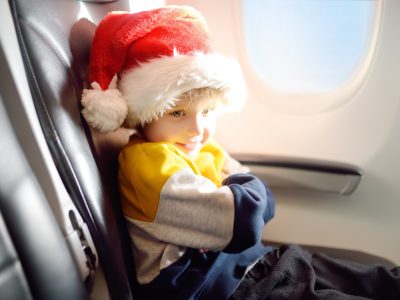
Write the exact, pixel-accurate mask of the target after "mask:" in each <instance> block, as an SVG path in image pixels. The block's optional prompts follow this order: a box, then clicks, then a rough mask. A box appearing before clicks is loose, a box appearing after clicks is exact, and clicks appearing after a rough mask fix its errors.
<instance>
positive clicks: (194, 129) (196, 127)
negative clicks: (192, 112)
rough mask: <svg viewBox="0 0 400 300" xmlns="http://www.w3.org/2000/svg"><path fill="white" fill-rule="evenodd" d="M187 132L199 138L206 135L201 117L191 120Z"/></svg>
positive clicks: (194, 117)
mask: <svg viewBox="0 0 400 300" xmlns="http://www.w3.org/2000/svg"><path fill="white" fill-rule="evenodd" d="M187 131H188V133H189V134H190V135H192V136H198V135H202V134H203V133H204V122H203V118H202V116H201V115H200V116H199V115H197V116H193V117H192V118H190V120H189V124H188V127H187Z"/></svg>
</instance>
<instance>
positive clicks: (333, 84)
mask: <svg viewBox="0 0 400 300" xmlns="http://www.w3.org/2000/svg"><path fill="white" fill-rule="evenodd" d="M380 7H381V1H378V0H376V1H374V0H364V1H359V0H341V1H332V0H263V1H254V0H243V1H242V2H241V9H240V11H241V18H242V26H243V33H244V36H243V39H244V45H245V49H244V51H245V53H246V56H247V60H248V63H249V64H250V65H251V68H252V69H253V71H254V72H255V73H256V74H257V77H259V78H260V79H261V80H262V81H263V82H264V83H265V84H266V85H267V86H268V89H269V90H271V91H273V92H275V93H278V94H279V93H284V94H286V96H288V95H289V96H293V98H294V99H296V95H300V94H301V95H302V96H303V97H304V95H305V94H308V96H310V95H315V94H318V96H321V95H323V94H328V93H331V92H333V91H335V90H339V89H343V87H344V86H345V85H348V84H353V87H352V88H353V89H354V88H355V87H356V86H357V84H354V82H357V80H358V81H360V76H361V77H362V78H364V77H365V73H366V70H367V68H368V67H369V65H370V62H371V57H372V52H373V49H374V46H375V43H376V39H377V27H378V26H377V25H378V24H379V22H378V21H379V20H378V19H379V18H378V17H379V16H380V10H381V9H380ZM351 79H352V80H351ZM351 81H354V82H353V83H352V82H351ZM346 90H347V92H348V90H349V89H348V88H347V89H346ZM278 98H279V97H278ZM286 98H287V97H286ZM294 99H292V100H294ZM319 99H320V100H318V101H321V98H319ZM336 99H338V97H336Z"/></svg>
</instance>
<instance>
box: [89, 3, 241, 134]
mask: <svg viewBox="0 0 400 300" xmlns="http://www.w3.org/2000/svg"><path fill="white" fill-rule="evenodd" d="M89 79H90V82H91V87H92V89H87V90H84V92H83V96H82V105H83V107H84V109H83V111H82V114H83V116H84V117H85V119H86V121H87V122H88V123H89V124H90V125H91V126H93V127H95V128H97V129H98V130H100V131H102V132H108V131H113V130H116V129H118V128H119V127H120V126H122V125H124V126H126V127H131V128H134V127H136V126H137V125H138V124H142V125H143V124H145V123H147V122H150V121H151V120H153V119H155V118H157V117H158V116H160V115H162V114H163V112H165V111H166V110H168V109H170V108H171V107H173V106H174V105H175V102H176V101H177V97H179V96H180V95H182V94H183V93H185V92H186V91H188V90H191V89H195V88H203V87H211V88H215V89H218V90H221V91H222V93H223V95H224V97H223V99H222V100H221V101H222V103H223V105H224V107H226V109H227V110H237V109H239V108H240V107H241V106H242V105H243V103H244V101H245V99H246V86H245V82H244V79H243V75H242V71H241V68H240V66H239V64H238V62H237V61H236V60H234V59H231V58H227V57H225V56H222V55H221V54H218V53H217V52H215V50H214V48H213V46H212V44H211V42H210V37H209V33H208V29H207V25H206V23H205V20H204V18H203V17H202V16H201V14H200V13H199V12H198V11H196V10H195V9H193V8H191V7H186V6H167V7H164V8H159V9H155V10H151V11H143V12H139V13H128V12H111V13H109V14H108V15H107V16H106V17H105V18H104V19H103V20H102V21H101V22H100V24H99V26H98V27H97V29H96V33H95V36H94V40H93V44H92V49H91V54H90V64H89Z"/></svg>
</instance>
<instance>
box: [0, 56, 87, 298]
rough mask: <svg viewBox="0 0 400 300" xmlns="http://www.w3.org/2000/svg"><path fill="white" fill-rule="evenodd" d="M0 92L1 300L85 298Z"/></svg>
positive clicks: (74, 266) (69, 256)
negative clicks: (13, 128)
mask: <svg viewBox="0 0 400 300" xmlns="http://www.w3.org/2000/svg"><path fill="white" fill-rule="evenodd" d="M3 58H4V57H3V56H1V60H2V61H4V60H3ZM2 67H3V65H2ZM2 71H5V70H4V69H3V68H2ZM2 80H3V81H4V78H2ZM0 92H1V93H0V135H1V143H0V299H89V296H88V294H87V291H86V289H85V287H84V285H83V284H82V280H81V276H80V274H79V272H78V269H77V267H76V265H75V263H74V261H73V258H72V256H71V253H70V249H69V248H68V245H67V243H66V242H65V240H64V237H63V235H62V232H61V230H60V228H59V226H58V224H57V221H56V219H55V217H54V215H53V213H52V211H51V209H50V206H49V204H48V202H47V199H46V198H45V197H44V194H43V192H42V190H41V188H40V186H39V184H38V182H37V181H36V177H35V176H34V174H33V172H32V170H31V169H30V166H29V164H28V162H27V160H26V158H25V156H24V154H23V152H22V150H21V148H20V145H19V143H18V141H17V139H16V136H15V134H14V131H13V130H12V127H11V124H10V122H9V119H8V116H7V113H6V110H5V108H4V106H5V105H4V102H3V101H9V102H12V101H14V99H13V98H11V97H8V99H6V97H5V96H3V90H1V91H0ZM10 170H12V171H11V172H10Z"/></svg>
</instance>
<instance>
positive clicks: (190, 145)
mask: <svg viewBox="0 0 400 300" xmlns="http://www.w3.org/2000/svg"><path fill="white" fill-rule="evenodd" d="M176 145H178V146H179V147H180V148H182V149H184V150H186V151H193V150H197V149H199V148H200V147H201V142H191V143H176Z"/></svg>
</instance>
